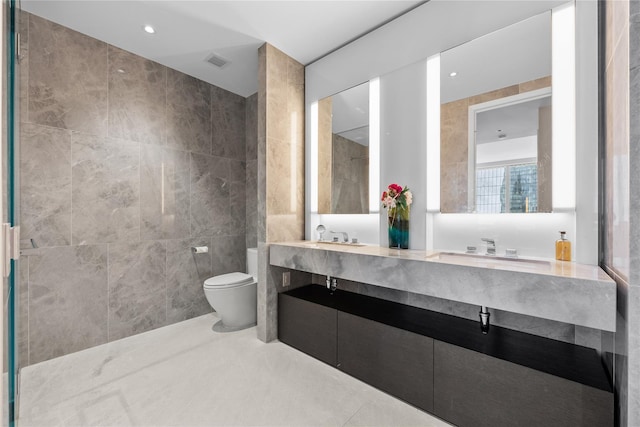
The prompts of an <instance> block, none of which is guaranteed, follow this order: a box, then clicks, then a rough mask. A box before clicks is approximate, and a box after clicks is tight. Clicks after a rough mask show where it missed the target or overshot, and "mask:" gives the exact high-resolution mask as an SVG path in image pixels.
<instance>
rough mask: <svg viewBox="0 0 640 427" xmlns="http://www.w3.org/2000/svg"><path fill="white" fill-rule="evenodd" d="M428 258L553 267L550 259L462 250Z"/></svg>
mask: <svg viewBox="0 0 640 427" xmlns="http://www.w3.org/2000/svg"><path fill="white" fill-rule="evenodd" d="M427 259H433V260H440V261H445V262H447V261H448V262H460V263H461V264H470V265H481V264H484V265H495V266H498V265H502V266H508V265H517V266H518V267H537V268H539V267H543V268H544V267H551V263H550V262H549V261H545V260H541V259H529V258H510V257H503V256H493V255H481V254H467V253H461V252H436V253H434V254H431V255H428V256H427Z"/></svg>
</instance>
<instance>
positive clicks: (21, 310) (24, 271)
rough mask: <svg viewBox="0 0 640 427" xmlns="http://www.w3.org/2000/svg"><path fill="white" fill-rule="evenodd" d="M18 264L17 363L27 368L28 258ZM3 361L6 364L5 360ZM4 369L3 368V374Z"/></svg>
mask: <svg viewBox="0 0 640 427" xmlns="http://www.w3.org/2000/svg"><path fill="white" fill-rule="evenodd" d="M19 264H20V283H19V285H18V287H19V288H18V289H19V292H20V293H19V304H18V361H19V364H20V366H27V365H29V258H22V259H20V261H19ZM5 323H6V322H5ZM4 327H5V328H6V327H7V325H6V324H5V325H4ZM6 333H7V332H6V330H5V334H6ZM5 336H6V335H5ZM4 359H5V362H6V358H4ZM6 369H7V368H6V366H5V371H4V372H6Z"/></svg>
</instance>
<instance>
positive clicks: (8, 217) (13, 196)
mask: <svg viewBox="0 0 640 427" xmlns="http://www.w3.org/2000/svg"><path fill="white" fill-rule="evenodd" d="M2 7H3V18H4V21H3V26H2V28H3V34H2V40H3V42H4V43H3V44H4V46H3V49H2V50H3V55H4V58H3V59H4V60H3V61H2V63H3V70H2V76H3V82H2V83H3V88H4V90H3V99H2V102H3V104H4V105H3V112H4V114H3V117H2V121H3V129H4V132H3V135H2V161H3V163H2V197H3V203H2V207H3V209H2V223H3V224H6V225H5V226H3V227H5V229H8V228H13V229H14V230H16V229H17V228H18V226H19V218H20V212H19V206H20V202H19V198H18V195H19V191H18V189H19V169H18V165H19V163H18V159H19V153H18V150H19V144H18V132H19V129H18V122H19V120H18V112H19V109H18V94H19V91H18V87H19V81H18V80H19V79H18V76H19V73H18V54H19V52H18V50H19V47H18V44H19V37H18V16H19V15H18V7H19V4H18V1H16V0H9V1H6V2H3V4H2ZM7 237H8V236H5V238H7ZM14 237H15V238H14V242H15V244H17V245H19V233H16V234H14ZM0 262H5V260H0ZM19 268H20V266H19V261H18V260H17V259H16V260H13V259H12V260H11V261H10V262H9V275H8V277H7V278H6V279H5V280H4V282H3V285H4V288H3V292H4V295H3V297H4V301H5V311H4V313H3V315H4V316H5V317H4V322H3V323H4V326H5V331H4V334H3V336H4V338H5V343H4V344H5V345H4V346H3V348H4V354H3V361H4V363H3V367H4V372H5V373H6V376H5V377H6V382H5V384H4V387H3V389H4V396H3V400H4V401H3V417H4V423H5V424H6V425H8V426H14V425H15V421H16V418H17V410H18V392H19V370H20V363H19V354H18V331H19V329H18V326H19V325H18V318H19V316H18V310H19V299H18V298H19V294H20V293H19V289H20V277H19V276H20V275H19ZM6 273H7V272H5V275H6Z"/></svg>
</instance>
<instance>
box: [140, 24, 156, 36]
mask: <svg viewBox="0 0 640 427" xmlns="http://www.w3.org/2000/svg"><path fill="white" fill-rule="evenodd" d="M142 28H143V29H144V31H145V32H147V33H149V34H154V33H155V32H156V30H155V29H154V28H153V27H152V26H151V25H145V26H144V27H142Z"/></svg>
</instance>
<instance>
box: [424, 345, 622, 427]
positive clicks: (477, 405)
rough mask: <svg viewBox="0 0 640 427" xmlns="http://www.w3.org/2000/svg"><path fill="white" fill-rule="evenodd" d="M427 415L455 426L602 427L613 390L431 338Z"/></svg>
mask: <svg viewBox="0 0 640 427" xmlns="http://www.w3.org/2000/svg"><path fill="white" fill-rule="evenodd" d="M433 413H434V414H435V415H436V416H438V417H440V418H443V419H445V420H447V421H448V422H451V423H453V424H455V425H457V426H460V427H465V426H473V427H481V426H491V427H494V426H503V425H504V426H506V425H509V426H532V427H533V426H562V427H570V426H581V427H586V426H594V427H596V426H597V427H604V426H612V425H613V394H612V393H609V392H606V391H603V390H599V389H596V388H593V387H589V386H585V385H583V384H580V383H576V382H573V381H569V380H567V379H564V378H559V377H556V376H553V375H549V374H546V373H543V372H539V371H536V370H533V369H530V368H527V367H524V366H520V365H516V364H513V363H510V362H506V361H503V360H500V359H496V358H493V357H490V356H487V355H484V354H481V353H477V352H475V351H471V350H467V349H464V348H462V347H457V346H454V345H450V344H446V343H443V342H440V341H435V342H434V410H433Z"/></svg>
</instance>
